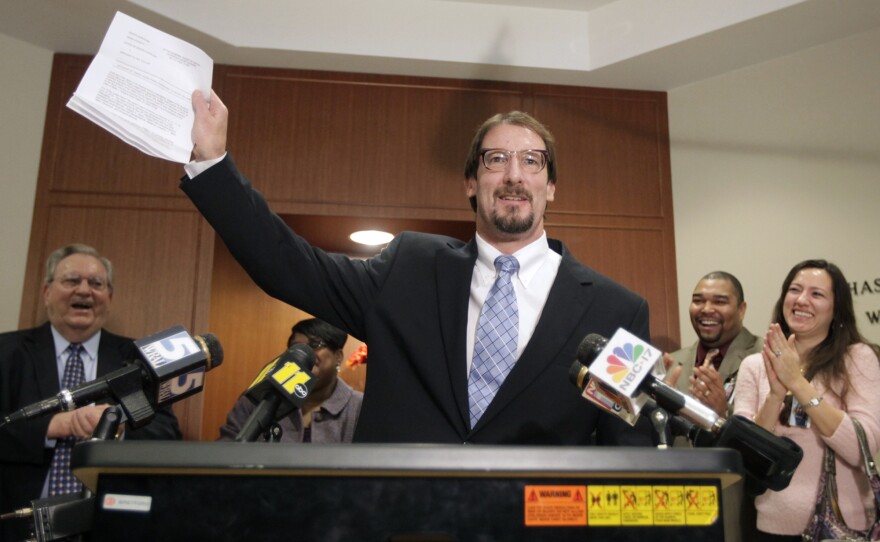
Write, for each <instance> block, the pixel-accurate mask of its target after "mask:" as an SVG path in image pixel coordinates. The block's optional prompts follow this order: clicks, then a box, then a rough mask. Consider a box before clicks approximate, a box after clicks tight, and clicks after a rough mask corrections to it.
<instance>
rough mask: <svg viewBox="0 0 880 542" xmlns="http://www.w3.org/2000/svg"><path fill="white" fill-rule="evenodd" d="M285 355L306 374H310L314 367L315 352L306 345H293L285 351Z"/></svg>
mask: <svg viewBox="0 0 880 542" xmlns="http://www.w3.org/2000/svg"><path fill="white" fill-rule="evenodd" d="M287 354H289V355H290V356H291V357H292V358H293V361H294V362H295V363H296V364H297V365H299V366H300V367H301V368H302V369H304V370H306V371H308V372H311V371H312V367H314V366H315V351H314V350H312V347H311V346H309V345H307V344H294V345H293V346H291V347H290V348H288V349H287Z"/></svg>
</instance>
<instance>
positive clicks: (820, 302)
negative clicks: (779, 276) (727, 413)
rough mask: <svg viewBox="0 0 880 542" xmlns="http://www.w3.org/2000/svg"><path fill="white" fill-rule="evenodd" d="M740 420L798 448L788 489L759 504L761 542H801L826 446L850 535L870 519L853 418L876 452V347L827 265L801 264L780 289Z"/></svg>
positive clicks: (744, 382) (739, 408)
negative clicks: (860, 328)
mask: <svg viewBox="0 0 880 542" xmlns="http://www.w3.org/2000/svg"><path fill="white" fill-rule="evenodd" d="M734 413H735V414H738V415H741V416H745V417H746V418H748V419H753V420H754V421H755V423H757V424H758V425H760V426H762V427H764V428H765V429H767V430H769V431H771V432H773V433H775V434H776V435H780V436H785V437H788V438H790V439H792V440H793V441H795V442H796V443H797V444H799V445H800V446H801V448H803V450H804V458H803V460H802V461H801V463H800V465H799V466H798V468H797V470H796V471H795V473H794V476H793V477H792V480H791V483H790V484H789V486H788V487H787V488H786V489H784V490H782V491H779V492H776V491H767V492H766V493H764V494H763V495H759V496H758V497H757V498H756V499H755V505H756V508H757V510H758V530H759V531H760V534H761V536H762V538H761V539H760V540H792V541H795V540H801V533H802V532H803V531H804V529H806V527H807V524H808V522H809V520H810V518H811V517H812V515H813V511H814V508H815V505H816V500H817V498H818V491H819V488H818V480H819V476H820V474H821V472H822V460H823V457H824V451H825V447H826V446H828V447H830V448H831V449H833V450H834V452H835V454H836V463H837V465H836V467H837V484H838V498H839V503H840V508H841V512H842V514H843V518H844V519H845V520H846V523H847V525H848V526H849V527H851V528H853V529H865V528H867V527H868V525H869V524H870V522H871V521H872V520H873V509H874V505H873V495H872V493H871V491H870V488H869V487H868V482H867V478H866V477H865V475H864V471H863V468H862V458H861V452H860V448H859V444H858V440H857V437H856V433H855V429H854V428H853V424H852V421H851V418H855V419H857V420H858V421H859V422H861V425H862V427H863V428H864V429H865V433H866V435H867V437H868V445H869V447H870V449H871V453H872V454H876V453H877V450H878V448H880V361H878V347H877V346H876V345H873V344H869V343H867V341H865V339H864V338H863V337H862V335H861V334H860V333H859V331H858V328H857V327H856V321H855V312H854V310H853V301H852V293H851V292H850V289H849V284H848V283H847V281H846V279H845V278H844V276H843V273H842V272H841V271H840V269H839V268H838V267H837V266H836V265H834V264H832V263H829V262H827V261H825V260H807V261H804V262H801V263H799V264H797V265H795V266H794V267H793V268H792V269H791V271H789V273H788V276H787V277H786V278H785V281H784V282H783V284H782V292H781V293H780V296H779V299H778V301H777V302H776V307H775V309H774V312H773V323H771V324H770V328H769V329H768V330H767V334H766V336H765V338H764V349H763V352H761V353H760V354H753V355H751V356H749V357H747V358H746V359H745V360H743V362H742V365H741V367H740V371H739V382H738V383H737V393H736V398H735V403H734Z"/></svg>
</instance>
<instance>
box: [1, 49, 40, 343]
mask: <svg viewBox="0 0 880 542" xmlns="http://www.w3.org/2000/svg"><path fill="white" fill-rule="evenodd" d="M51 70H52V52H51V51H47V50H45V49H40V48H38V47H34V46H33V45H30V44H27V43H25V42H23V41H19V40H16V39H13V38H10V37H8V36H6V35H4V34H0V74H3V84H0V165H2V166H0V186H2V192H0V194H2V197H0V243H2V249H0V254H2V258H0V283H2V284H3V287H2V288H0V331H6V330H10V329H17V328H18V315H19V310H20V309H21V296H22V288H23V286H24V273H25V263H26V260H27V251H28V242H29V240H30V236H31V218H32V216H33V210H34V194H35V192H36V188H37V172H38V170H39V166H40V147H41V145H42V142H43V124H44V121H45V118H46V100H47V97H48V95H49V79H50V77H51Z"/></svg>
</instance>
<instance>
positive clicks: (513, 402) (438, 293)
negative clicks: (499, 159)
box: [181, 156, 651, 445]
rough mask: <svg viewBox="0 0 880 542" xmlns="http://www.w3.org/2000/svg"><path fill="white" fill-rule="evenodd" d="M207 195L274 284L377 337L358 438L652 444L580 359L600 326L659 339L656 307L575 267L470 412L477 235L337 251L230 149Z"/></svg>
mask: <svg viewBox="0 0 880 542" xmlns="http://www.w3.org/2000/svg"><path fill="white" fill-rule="evenodd" d="M181 186H182V188H183V190H184V192H186V193H187V195H188V196H189V197H190V198H191V199H192V200H193V202H194V203H195V204H196V206H197V207H198V208H199V210H200V211H201V213H202V214H203V215H204V216H205V218H207V220H208V221H209V222H210V223H211V225H212V226H213V227H214V229H215V230H216V231H217V233H218V234H219V235H220V237H221V238H222V239H223V240H224V242H225V243H226V245H227V246H228V247H229V249H230V251H231V252H232V254H233V256H235V258H236V259H237V260H238V262H239V263H240V264H241V265H242V266H243V267H244V269H245V270H246V271H247V272H248V274H249V275H250V276H251V278H253V279H254V281H255V282H256V283H257V284H258V285H259V286H260V287H261V288H262V289H263V290H265V291H266V292H267V293H268V294H269V295H271V296H273V297H275V298H277V299H279V300H281V301H284V302H286V303H289V304H291V305H293V306H296V307H298V308H300V309H302V310H304V311H306V312H309V313H311V314H313V315H315V316H317V317H319V318H322V319H324V320H326V321H327V322H330V323H331V324H333V325H335V326H337V327H339V328H341V329H343V330H345V331H347V332H348V333H350V334H351V335H353V336H354V337H357V338H358V339H360V340H363V341H364V342H366V343H367V344H369V347H370V360H369V371H367V382H366V388H365V393H364V402H363V406H362V409H361V416H360V419H359V420H358V427H357V431H356V432H355V437H354V439H355V441H356V442H422V443H463V442H466V443H478V444H479V443H487V444H489V443H491V444H502V443H503V444H587V443H590V442H591V441H592V439H593V435H594V434H595V440H596V441H597V442H598V443H599V444H634V445H635V444H644V445H649V444H650V443H651V435H650V430H649V429H647V427H644V426H643V427H637V429H636V430H633V429H632V428H630V427H629V426H627V425H626V424H625V423H623V422H622V421H620V420H618V419H616V418H613V417H612V416H609V415H606V414H603V413H600V412H599V411H598V409H596V408H595V407H594V406H592V405H591V404H589V403H588V402H587V401H586V400H584V399H582V398H581V397H580V393H579V391H578V389H577V388H576V387H575V386H574V385H572V384H571V383H570V382H569V378H568V370H569V367H570V366H571V364H572V362H573V361H574V359H575V356H576V352H577V347H578V344H579V343H580V341H581V340H582V339H583V337H584V336H585V335H587V334H588V333H600V334H602V335H604V336H610V335H611V334H613V332H614V331H615V330H617V328H619V327H624V328H627V329H629V330H630V331H632V332H633V333H635V334H637V335H639V336H640V337H643V338H645V339H647V338H648V335H649V331H648V306H647V303H646V302H645V301H644V300H643V299H642V298H640V297H639V296H637V295H636V294H634V293H632V292H630V291H628V290H626V289H625V288H623V287H622V286H620V285H618V284H616V283H615V282H613V281H611V280H610V279H608V278H606V277H604V276H602V275H600V274H599V273H597V272H595V271H593V270H591V269H589V268H587V267H585V266H584V265H582V264H581V263H579V262H578V261H577V260H575V258H574V257H573V256H572V255H571V254H570V253H569V252H568V250H566V248H565V247H564V246H563V245H562V243H560V242H558V241H551V242H550V244H551V248H552V249H553V250H555V251H557V252H559V253H560V254H561V255H562V264H561V265H560V267H559V273H558V275H557V278H556V281H555V283H554V284H553V286H552V288H551V291H550V295H549V297H548V299H547V303H546V305H545V307H544V309H543V312H542V314H541V317H540V320H539V322H538V324H537V327H536V329H535V332H534V335H533V336H532V338H531V340H530V342H529V344H528V345H527V347H526V348H525V350H524V352H523V353H522V355H521V356H520V358H519V360H517V362H516V364H515V365H514V367H513V369H512V370H511V372H510V374H509V375H508V377H507V379H506V380H505V381H504V383H503V384H502V386H501V388H500V389H499V391H498V394H497V395H496V396H495V398H494V400H493V401H492V403H491V404H490V406H489V408H488V410H487V411H486V412H485V413H484V415H483V417H482V418H481V419H480V421H479V422H478V423H477V425H476V427H474V428H471V427H470V422H469V421H468V398H467V374H466V366H467V363H466V359H465V355H466V354H465V352H466V333H467V332H468V331H467V329H466V328H467V317H468V299H469V295H470V283H471V276H472V274H473V269H474V262H475V260H476V257H477V248H476V243H475V242H474V241H473V240H472V241H471V242H469V243H463V242H462V241H459V240H457V239H453V238H450V237H443V236H437V235H427V234H420V233H412V232H404V233H401V234H400V235H398V236H397V237H396V238H395V239H394V240H393V241H392V242H391V243H390V244H389V246H388V247H387V248H386V249H385V250H383V251H382V252H381V253H380V254H379V255H378V256H376V257H374V258H370V259H367V260H356V259H349V258H348V257H346V256H344V255H340V254H328V253H325V252H323V251H321V250H319V249H317V248H314V247H312V246H310V245H309V244H308V242H307V241H306V240H304V239H302V238H301V237H299V236H297V235H296V234H295V233H294V232H293V231H292V230H291V229H290V228H289V227H288V226H287V225H286V224H284V222H283V221H282V220H281V219H280V218H279V217H278V216H276V215H275V214H274V213H272V212H271V211H270V210H269V208H268V206H267V204H266V202H265V200H264V199H263V197H262V196H261V195H260V194H259V193H258V192H256V191H255V190H253V189H252V188H251V186H250V183H249V182H248V181H247V180H246V179H245V178H244V177H243V176H242V175H241V174H240V173H239V172H238V170H237V169H236V167H235V165H234V164H233V162H232V159H231V158H230V157H229V156H227V157H226V158H225V159H224V160H223V161H222V162H220V163H219V164H217V165H215V166H213V167H211V168H209V169H208V170H207V171H205V172H204V173H202V174H201V175H199V176H198V177H196V178H195V179H192V180H190V179H186V178H185V179H184V180H183V182H182V185H181Z"/></svg>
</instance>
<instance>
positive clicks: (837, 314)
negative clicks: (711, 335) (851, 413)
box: [771, 260, 880, 400]
mask: <svg viewBox="0 0 880 542" xmlns="http://www.w3.org/2000/svg"><path fill="white" fill-rule="evenodd" d="M804 269H821V270H823V271H825V272H826V273H828V276H830V277H831V293H832V295H833V296H834V299H833V301H834V310H833V317H832V319H831V325H830V326H829V329H828V335H827V336H826V337H825V340H823V341H822V342H821V343H820V344H819V345H817V346H816V347H815V348H813V350H812V351H811V352H810V354H809V356H808V357H807V359H806V360H805V361H806V367H805V370H804V377H805V378H806V379H807V380H812V378H813V377H814V376H819V377H820V378H822V380H823V381H824V382H825V385H826V386H828V385H830V383H831V382H833V381H834V380H835V379H840V380H841V381H842V382H843V383H844V387H843V392H842V394H841V400H842V399H843V396H844V395H846V392H847V390H848V389H849V387H850V385H849V376H848V375H847V374H846V361H845V359H846V353H847V349H848V348H849V347H850V346H852V345H854V344H857V343H865V344H867V345H868V346H870V347H871V349H873V350H874V353H875V354H877V355H878V357H880V348H878V347H877V345H875V344H873V343H870V342H869V341H867V340H865V338H864V337H863V336H862V334H861V333H859V329H858V326H857V325H856V314H855V310H854V309H853V298H852V292H851V291H850V289H849V283H848V282H847V281H846V277H844V276H843V272H842V271H841V270H840V268H839V267H837V266H836V265H834V264H833V263H831V262H829V261H826V260H804V261H802V262H800V263H799V264H797V265H795V266H794V267H792V268H791V271H789V272H788V276H786V277H785V281H783V283H782V291H781V292H780V294H779V299H778V300H777V301H776V307H774V309H773V317H772V319H771V320H772V321H773V322H776V323H777V324H779V327H781V328H782V332H783V333H784V334H785V336H786V337H788V336H789V335H790V334H791V329H790V328H789V327H788V322H786V321H785V315H784V314H783V312H782V305H783V302H784V301H785V296H786V294H787V293H788V289H789V287H790V286H791V283H792V282H793V281H794V278H795V277H796V276H797V274H798V273H800V272H801V271H803V270H804Z"/></svg>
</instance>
